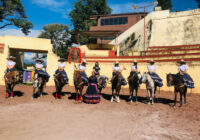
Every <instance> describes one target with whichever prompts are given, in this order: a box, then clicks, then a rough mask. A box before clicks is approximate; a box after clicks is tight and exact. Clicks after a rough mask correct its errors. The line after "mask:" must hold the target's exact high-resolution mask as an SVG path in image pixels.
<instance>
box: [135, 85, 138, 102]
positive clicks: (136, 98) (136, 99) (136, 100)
mask: <svg viewBox="0 0 200 140" xmlns="http://www.w3.org/2000/svg"><path fill="white" fill-rule="evenodd" d="M137 94H138V88H136V89H135V102H136V103H137V102H138V97H137Z"/></svg>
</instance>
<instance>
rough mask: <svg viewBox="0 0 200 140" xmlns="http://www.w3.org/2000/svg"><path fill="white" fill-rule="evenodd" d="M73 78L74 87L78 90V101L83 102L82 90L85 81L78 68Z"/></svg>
mask: <svg viewBox="0 0 200 140" xmlns="http://www.w3.org/2000/svg"><path fill="white" fill-rule="evenodd" d="M73 79H74V87H75V91H76V103H77V102H82V92H83V88H84V82H83V80H82V77H81V74H80V71H78V70H75V71H74V75H73Z"/></svg>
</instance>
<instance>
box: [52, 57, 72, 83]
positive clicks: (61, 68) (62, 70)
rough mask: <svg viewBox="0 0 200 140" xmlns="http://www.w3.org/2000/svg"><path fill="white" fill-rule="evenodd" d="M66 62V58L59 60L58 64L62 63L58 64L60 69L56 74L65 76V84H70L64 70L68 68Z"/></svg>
mask: <svg viewBox="0 0 200 140" xmlns="http://www.w3.org/2000/svg"><path fill="white" fill-rule="evenodd" d="M65 61H66V59H64V58H61V59H59V60H58V62H60V63H59V64H58V69H57V70H56V72H55V74H57V73H60V74H61V75H62V76H63V78H64V81H65V83H66V84H68V81H69V79H68V76H67V73H66V72H65V70H64V69H65V66H66V64H65V63H64V62H65Z"/></svg>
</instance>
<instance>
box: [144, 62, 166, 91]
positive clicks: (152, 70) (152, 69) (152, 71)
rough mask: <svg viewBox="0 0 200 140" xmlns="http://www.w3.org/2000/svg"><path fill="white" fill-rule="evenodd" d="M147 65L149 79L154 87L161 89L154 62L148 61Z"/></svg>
mask: <svg viewBox="0 0 200 140" xmlns="http://www.w3.org/2000/svg"><path fill="white" fill-rule="evenodd" d="M148 63H149V65H148V66H147V69H148V73H149V74H150V76H151V78H152V79H153V81H154V82H155V86H159V87H162V86H163V83H162V79H161V78H160V77H159V76H158V74H157V73H156V67H155V66H154V64H155V61H154V60H150V61H149V62H148Z"/></svg>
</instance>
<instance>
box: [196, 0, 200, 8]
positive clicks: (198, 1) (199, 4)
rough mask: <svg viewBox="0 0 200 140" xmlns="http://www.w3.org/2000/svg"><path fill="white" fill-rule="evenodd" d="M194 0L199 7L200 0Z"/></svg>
mask: <svg viewBox="0 0 200 140" xmlns="http://www.w3.org/2000/svg"><path fill="white" fill-rule="evenodd" d="M196 2H197V3H198V8H200V0H196Z"/></svg>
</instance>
